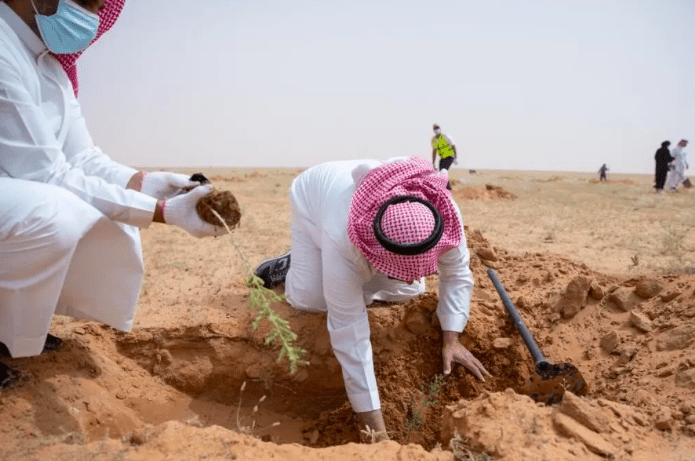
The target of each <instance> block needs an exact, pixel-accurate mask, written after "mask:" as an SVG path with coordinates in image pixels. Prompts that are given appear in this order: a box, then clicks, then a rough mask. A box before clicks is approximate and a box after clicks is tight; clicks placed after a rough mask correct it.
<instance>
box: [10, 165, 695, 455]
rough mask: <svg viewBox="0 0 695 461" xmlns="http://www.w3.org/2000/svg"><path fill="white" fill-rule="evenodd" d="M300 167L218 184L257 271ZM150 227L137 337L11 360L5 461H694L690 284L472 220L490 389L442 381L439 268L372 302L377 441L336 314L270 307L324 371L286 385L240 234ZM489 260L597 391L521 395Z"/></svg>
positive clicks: (480, 353) (473, 326)
mask: <svg viewBox="0 0 695 461" xmlns="http://www.w3.org/2000/svg"><path fill="white" fill-rule="evenodd" d="M296 174H297V172H296V171H277V172H275V173H269V172H260V173H259V172H248V171H247V172H237V173H235V174H234V175H230V176H217V177H215V176H214V175H213V174H208V177H211V179H213V181H215V183H216V186H217V187H219V188H221V189H227V190H231V191H233V192H234V194H235V195H236V196H237V199H238V200H239V203H240V204H241V206H242V224H241V226H240V227H239V229H237V230H236V231H235V238H236V239H237V240H238V242H240V246H241V248H242V251H243V252H244V254H245V256H246V257H247V258H248V260H249V261H250V262H253V263H254V264H255V263H257V262H259V261H260V260H262V259H264V258H265V257H268V256H272V255H275V254H280V253H283V252H284V251H285V250H286V248H287V245H288V244H289V232H288V229H289V219H290V217H289V213H288V207H287V198H286V193H287V187H288V185H289V182H290V181H291V179H292V178H293V177H294V176H295V175H296ZM259 182H260V183H262V184H265V185H266V186H268V187H267V188H266V191H267V190H270V191H271V193H269V194H267V193H266V194H264V195H263V194H260V193H259V192H257V189H258V184H259ZM470 187H473V186H470ZM498 189H499V190H496V189H494V188H479V189H478V190H477V192H476V190H472V189H470V188H469V187H464V186H462V185H458V186H456V187H455V188H454V197H455V198H456V199H457V200H513V199H514V196H513V195H512V194H511V193H509V192H507V191H506V190H505V189H503V188H498ZM507 194H509V195H507ZM481 197H482V198H481ZM251 204H253V206H252V205H251ZM462 208H464V207H463V206H462ZM464 217H465V211H464ZM142 234H143V246H144V248H145V259H146V267H147V276H146V280H145V283H144V285H143V292H142V298H141V302H140V308H139V311H138V313H137V322H136V325H135V327H134V328H133V331H132V332H130V333H121V332H117V331H115V330H113V329H111V328H108V327H105V326H103V325H100V324H98V323H94V322H89V321H76V320H73V319H69V318H64V317H57V318H56V319H55V320H54V323H53V325H52V329H51V332H52V333H53V334H55V335H57V336H59V337H61V338H63V339H64V342H65V344H64V348H63V349H62V350H60V351H57V352H54V353H50V354H45V355H42V356H40V357H35V358H31V359H16V360H10V361H7V362H6V363H9V364H10V365H11V366H13V367H15V368H17V369H19V370H20V371H21V373H22V376H23V378H22V380H21V382H20V383H19V385H17V386H16V387H15V388H13V389H10V390H6V391H2V393H1V394H0V417H1V418H2V421H3V422H2V424H1V425H0V459H22V460H25V459H27V460H31V459H36V460H44V459H66V460H73V459H74V460H78V459H90V460H131V459H132V460H165V459H166V460H186V459H243V460H251V459H254V460H259V459H282V460H302V461H311V460H324V459H325V460H329V459H330V460H334V459H340V460H341V461H342V460H365V459H379V460H384V461H386V460H397V459H399V460H400V459H408V460H410V459H415V460H452V459H471V460H473V459H475V460H483V459H494V460H518V459H529V460H544V459H547V460H592V459H596V460H599V459H626V460H628V459H629V460H654V459H673V460H684V459H695V448H694V447H695V400H694V398H693V396H694V395H695V353H694V352H695V321H694V320H693V319H695V275H688V274H682V273H681V274H678V273H666V272H663V273H652V274H647V275H644V274H643V275H639V276H619V275H606V274H602V273H599V272H596V271H594V270H592V269H590V267H589V266H588V265H586V264H584V263H579V262H573V261H572V260H570V259H568V258H566V257H563V256H559V255H556V254H553V253H551V252H548V251H544V252H511V251H508V250H507V249H504V248H500V247H498V246H496V245H495V244H494V243H493V242H490V241H488V240H486V239H485V238H484V237H483V235H482V234H481V233H480V232H479V231H478V230H476V229H473V228H470V227H467V228H466V235H467V239H468V244H469V248H470V252H471V269H472V270H473V273H474V277H475V282H476V286H475V289H474V291H473V296H472V303H471V319H470V321H469V323H468V325H467V327H466V330H465V334H464V335H462V342H463V344H464V345H465V346H466V347H467V348H468V349H469V350H471V352H472V353H473V354H474V355H475V356H476V357H478V358H479V359H480V360H481V362H482V363H483V364H484V365H485V367H486V368H487V370H488V371H489V372H490V373H491V374H492V377H490V378H488V379H487V380H486V382H484V383H483V382H480V381H477V380H476V379H475V378H474V377H473V376H472V375H471V374H470V373H468V372H467V371H466V370H465V369H463V367H460V366H457V367H456V368H455V369H454V371H453V373H452V374H451V375H450V376H447V377H443V376H441V369H442V361H441V331H440V328H439V325H438V322H437V317H436V314H435V313H434V311H435V309H436V306H437V289H436V287H437V277H436V275H435V276H431V277H429V278H428V291H427V293H426V294H425V295H423V296H421V297H419V298H417V299H414V300H411V301H409V302H406V303H402V304H385V303H381V304H376V305H373V306H370V308H369V309H368V312H369V320H370V325H371V331H372V345H373V351H374V359H375V368H376V373H377V381H378V384H379V390H380V396H381V401H382V406H383V412H384V416H385V419H386V426H387V428H388V430H389V433H390V436H391V439H392V440H391V441H389V442H382V443H379V444H373V445H365V444H358V443H357V442H358V441H359V433H358V431H357V428H356V425H355V421H354V417H353V413H352V410H351V408H350V405H349V403H348V402H347V398H346V395H345V391H344V388H343V380H342V375H341V371H340V366H339V364H338V362H337V360H336V359H335V357H334V355H333V353H332V350H331V347H330V342H329V337H328V333H327V331H326V317H325V315H317V314H308V313H303V312H297V311H294V310H293V309H292V308H290V307H289V306H288V305H287V304H285V303H283V302H276V303H274V304H273V308H274V309H275V310H276V311H277V312H278V313H279V314H280V315H281V316H282V317H284V318H285V319H287V320H289V322H290V326H291V328H292V330H293V331H294V332H295V333H296V334H297V335H298V340H297V341H296V345H298V346H299V347H302V348H303V349H305V350H306V351H307V353H306V355H305V356H304V357H303V358H304V359H306V360H308V361H310V363H311V364H310V365H309V366H306V367H300V368H299V369H298V370H297V372H296V373H294V374H290V372H289V365H288V363H287V360H286V359H285V360H283V361H281V362H278V361H277V357H278V353H279V345H278V344H272V345H266V344H265V338H266V336H267V335H268V332H269V330H270V326H269V324H268V323H267V322H266V321H263V322H261V324H260V327H259V328H258V329H253V328H252V326H251V323H252V320H253V319H254V318H255V315H256V313H255V312H254V311H252V310H250V309H249V307H248V288H247V287H246V286H245V285H244V283H243V276H244V270H245V269H244V264H243V261H240V258H239V257H238V256H237V255H236V254H235V253H234V248H233V247H232V246H231V245H230V242H229V241H228V240H226V239H225V238H218V239H207V240H203V241H197V240H192V239H191V238H190V237H188V236H187V235H185V234H184V233H183V232H181V231H178V230H177V229H170V228H165V227H163V226H159V227H155V226H153V227H152V228H150V229H147V230H144V231H143V232H142ZM488 266H492V267H494V268H495V269H496V271H497V273H498V275H499V277H500V279H501V281H502V283H503V284H504V286H505V287H506V289H507V292H508V293H509V295H510V296H511V298H512V300H513V301H514V302H515V304H516V305H517V307H518V309H519V311H520V314H521V315H522V317H523V318H524V320H525V322H526V324H527V326H528V328H529V329H530V330H531V332H532V334H533V335H534V337H535V339H536V341H537V342H538V344H539V346H540V348H541V349H542V351H543V352H544V354H545V356H546V357H547V358H548V360H549V361H551V362H563V361H566V362H570V363H573V364H574V365H576V366H577V368H579V369H580V370H581V372H582V373H583V375H584V377H585V378H586V379H587V381H588V383H589V392H588V395H586V396H584V397H578V396H574V395H572V394H566V396H565V399H564V401H563V402H562V403H561V404H559V405H554V406H544V405H540V404H537V403H535V402H534V401H533V400H531V399H530V398H529V397H527V396H525V395H523V394H521V391H522V389H523V388H524V384H525V383H526V381H527V380H528V379H529V378H530V377H532V376H533V375H534V370H533V363H532V359H531V357H530V355H529V353H528V351H527V350H526V348H525V346H524V344H523V342H522V340H521V338H520V336H519V334H518V333H517V332H516V329H515V328H514V326H513V325H512V323H511V322H510V321H509V320H508V317H507V315H506V312H505V310H504V307H503V305H502V303H501V301H500V299H499V296H498V294H497V292H496V291H495V289H494V287H493V286H492V284H491V282H490V281H489V279H488V278H487V275H486V272H485V271H486V269H487V267H488ZM244 383H245V384H244ZM242 386H243V388H244V389H243V392H242V391H241V388H242ZM277 422H279V423H280V424H279V425H276V424H274V423H277Z"/></svg>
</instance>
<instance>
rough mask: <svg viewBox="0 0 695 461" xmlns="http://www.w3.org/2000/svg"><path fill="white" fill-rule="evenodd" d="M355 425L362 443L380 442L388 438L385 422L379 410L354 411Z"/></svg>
mask: <svg viewBox="0 0 695 461" xmlns="http://www.w3.org/2000/svg"><path fill="white" fill-rule="evenodd" d="M355 415H356V416H357V425H358V426H359V429H360V440H361V441H362V442H364V443H375V442H381V441H382V440H389V436H388V434H386V424H385V423H384V415H383V414H382V413H381V410H372V411H364V412H361V413H355Z"/></svg>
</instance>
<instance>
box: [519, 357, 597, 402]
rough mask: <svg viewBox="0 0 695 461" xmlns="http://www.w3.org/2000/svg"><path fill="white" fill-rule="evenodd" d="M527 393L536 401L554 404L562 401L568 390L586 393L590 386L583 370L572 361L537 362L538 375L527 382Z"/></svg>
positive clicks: (578, 393)
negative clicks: (582, 372)
mask: <svg viewBox="0 0 695 461" xmlns="http://www.w3.org/2000/svg"><path fill="white" fill-rule="evenodd" d="M525 390H526V393H527V394H528V395H529V396H530V397H531V398H532V399H533V400H535V401H536V402H542V403H545V404H546V405H553V404H555V403H559V402H561V401H562V397H563V396H564V395H565V392H566V391H570V392H571V393H573V394H576V395H586V393H587V392H588V390H589V387H588V386H587V384H586V381H585V380H584V377H583V376H582V374H581V372H580V371H579V370H578V369H577V367H575V366H574V365H572V364H571V363H548V362H539V363H538V364H536V376H532V377H530V378H529V380H528V382H527V383H526V389H525Z"/></svg>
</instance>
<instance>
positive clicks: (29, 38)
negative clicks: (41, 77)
mask: <svg viewBox="0 0 695 461" xmlns="http://www.w3.org/2000/svg"><path fill="white" fill-rule="evenodd" d="M0 19H4V20H5V22H6V23H7V25H8V26H10V28H11V29H12V30H13V31H14V33H15V34H17V36H18V37H19V38H20V40H22V42H24V44H25V45H26V47H27V48H28V49H29V50H30V51H31V52H32V53H33V54H34V57H35V58H38V57H39V56H40V55H41V53H44V52H46V51H47V50H48V48H46V45H45V44H44V43H43V40H41V38H39V36H38V35H36V34H35V33H34V31H33V30H31V27H29V26H28V25H27V23H26V22H24V20H23V19H22V18H20V17H19V15H17V13H15V12H14V10H13V9H12V8H10V7H9V6H7V5H6V4H5V2H0Z"/></svg>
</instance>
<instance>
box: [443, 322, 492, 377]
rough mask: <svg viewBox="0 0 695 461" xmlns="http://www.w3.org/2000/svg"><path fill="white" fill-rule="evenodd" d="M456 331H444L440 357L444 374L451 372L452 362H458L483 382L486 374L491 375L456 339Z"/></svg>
mask: <svg viewBox="0 0 695 461" xmlns="http://www.w3.org/2000/svg"><path fill="white" fill-rule="evenodd" d="M458 335H459V334H458V333H457V332H455V331H445V332H444V346H443V347H442V359H443V360H444V374H445V375H448V374H449V373H451V364H452V362H455V363H460V364H461V365H463V366H464V367H466V368H467V369H468V371H470V372H471V373H473V374H474V375H475V377H476V378H478V379H479V380H481V381H483V382H485V377H484V375H486V376H492V375H491V374H490V373H489V372H488V371H487V370H486V369H485V367H484V366H483V364H482V363H480V362H479V361H478V359H476V358H475V356H474V355H473V354H471V352H470V351H469V350H468V349H466V348H465V347H463V344H461V343H460V342H459V340H458Z"/></svg>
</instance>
